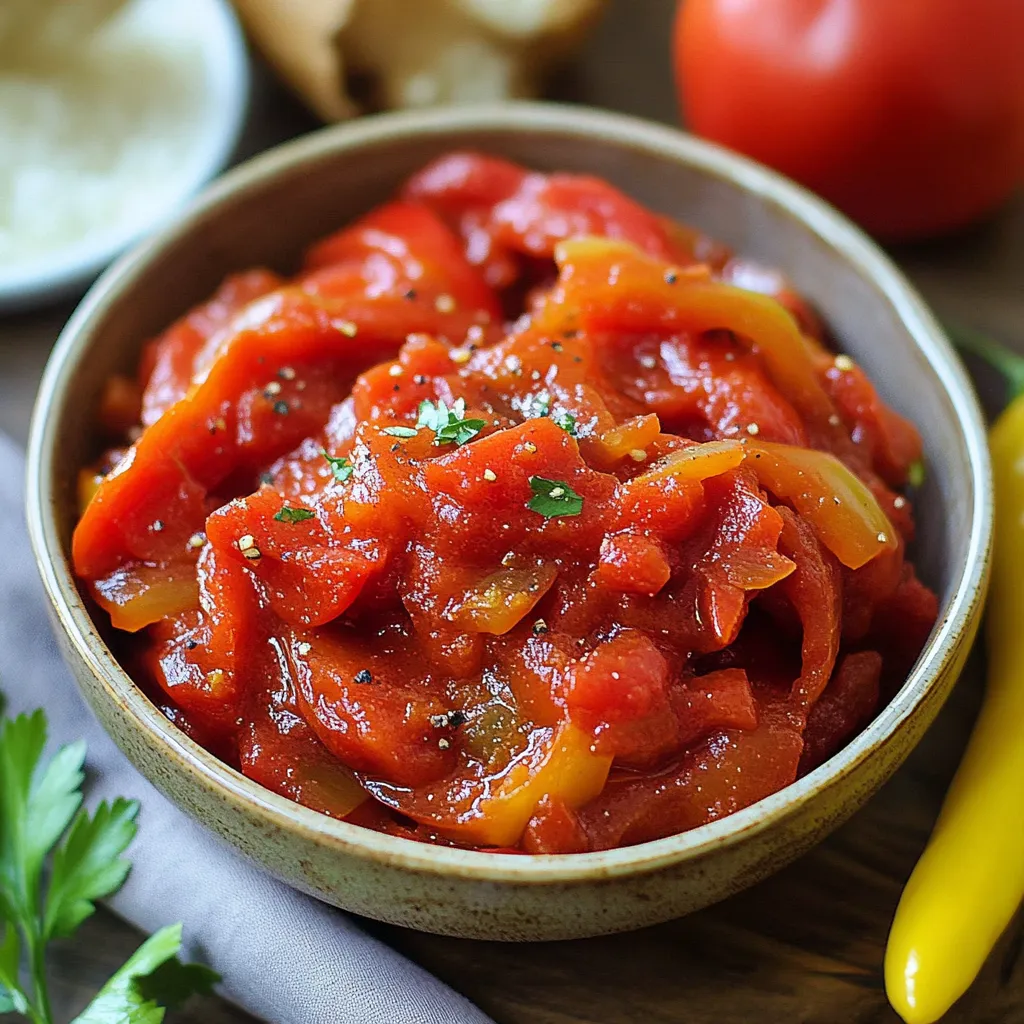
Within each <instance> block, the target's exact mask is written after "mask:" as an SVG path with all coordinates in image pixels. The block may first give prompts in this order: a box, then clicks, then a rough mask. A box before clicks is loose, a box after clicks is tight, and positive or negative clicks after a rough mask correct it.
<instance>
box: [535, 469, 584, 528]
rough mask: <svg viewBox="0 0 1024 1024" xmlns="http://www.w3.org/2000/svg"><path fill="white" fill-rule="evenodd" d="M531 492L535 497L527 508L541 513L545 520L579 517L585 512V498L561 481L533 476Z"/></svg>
mask: <svg viewBox="0 0 1024 1024" xmlns="http://www.w3.org/2000/svg"><path fill="white" fill-rule="evenodd" d="M530 490H531V491H533V497H532V498H531V499H530V500H529V502H527V505H526V507H527V508H528V509H530V511H531V512H539V513H540V514H541V515H542V516H543V517H544V518H545V519H555V518H556V517H558V516H578V515H579V514H580V513H581V512H582V511H583V498H582V497H581V496H580V495H578V494H577V493H576V492H575V491H574V490H573V489H572V488H571V487H570V486H569V485H568V484H566V483H563V482H562V481H561V480H548V479H547V478H546V477H543V476H531V477H530Z"/></svg>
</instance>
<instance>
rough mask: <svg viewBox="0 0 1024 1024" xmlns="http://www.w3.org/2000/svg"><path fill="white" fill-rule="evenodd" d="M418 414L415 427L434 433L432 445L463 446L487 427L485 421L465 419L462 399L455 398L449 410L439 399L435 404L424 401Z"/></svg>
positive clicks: (463, 400) (464, 401) (464, 402)
mask: <svg viewBox="0 0 1024 1024" xmlns="http://www.w3.org/2000/svg"><path fill="white" fill-rule="evenodd" d="M419 413H420V414H419V419H417V421H416V425H417V426H418V427H424V428H426V429H427V430H432V431H433V432H434V435H435V436H434V444H454V445H464V444H465V443H466V442H467V441H472V440H473V438H474V437H476V435H477V434H479V433H480V431H481V430H483V429H484V427H486V426H487V421H486V420H477V419H468V420H467V419H466V418H465V416H466V400H465V399H464V398H456V399H455V401H454V402H452V407H451V408H450V409H449V408H448V406H447V405H445V404H444V402H442V401H441V400H440V399H439V400H438V401H437V402H431V401H430V400H429V399H425V400H424V401H422V402H420V409H419Z"/></svg>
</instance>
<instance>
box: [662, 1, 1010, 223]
mask: <svg viewBox="0 0 1024 1024" xmlns="http://www.w3.org/2000/svg"><path fill="white" fill-rule="evenodd" d="M675 62H676V74H677V81H678V83H679V87H680V90H681V94H682V103H683V109H684V112H685V115H686V119H687V121H688V123H689V125H690V127H691V128H692V130H693V131H695V132H696V133H697V134H699V135H703V136H705V137H706V138H709V139H712V140H714V141H715V142H719V143H722V144H723V145H725V146H729V147H730V148H732V149H736V150H739V151H740V152H742V153H746V154H748V155H749V156H752V157H754V158H755V159H757V160H760V161H762V162H763V163H766V164H769V165H770V166H772V167H775V168H777V169H778V170H780V171H782V172H783V173H784V174H788V175H789V176H790V177H792V178H795V179H796V180H797V181H800V182H802V183H803V184H805V185H807V186H808V187H809V188H811V189H813V190H815V191H816V192H819V193H820V194H821V195H823V196H825V197H826V198H827V199H829V200H831V201H832V202H833V203H835V204H836V205H837V206H839V207H840V208H841V209H842V210H844V211H845V212H846V213H848V214H849V215H850V216H851V217H853V218H854V219H855V220H857V221H859V222H860V223H861V224H863V225H864V226H865V227H866V228H868V230H870V231H873V232H875V233H877V234H879V235H882V236H884V237H886V238H911V237H920V236H923V235H930V234H936V233H938V232H941V231H946V230H949V229H952V228H957V227H960V226H962V225H964V224H967V223H969V222H970V221H972V220H974V219H975V218H977V217H978V216H980V215H981V214H984V213H986V212H987V211H989V210H991V209H992V208H993V207H994V206H996V205H997V204H998V203H999V202H1001V201H1002V200H1003V199H1005V198H1006V197H1007V195H1009V193H1010V192H1011V191H1012V190H1013V188H1014V187H1015V185H1016V184H1017V183H1018V182H1019V181H1020V180H1021V179H1022V177H1024V0H683V3H682V5H681V7H680V9H679V16H678V18H677V21H676V29H675Z"/></svg>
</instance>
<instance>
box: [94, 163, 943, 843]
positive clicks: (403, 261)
mask: <svg viewBox="0 0 1024 1024" xmlns="http://www.w3.org/2000/svg"><path fill="white" fill-rule="evenodd" d="M826 341H827V339H826V336H825V331H824V329H823V327H822V325H821V324H820V323H819V321H818V319H817V317H816V316H815V315H814V313H813V311H812V310H811V309H810V308H809V307H808V306H807V305H806V304H805V303H804V302H803V301H802V300H801V298H800V297H799V296H798V295H796V294H795V293H794V292H793V290H792V289H791V288H790V287H789V286H788V284H787V283H786V281H785V280H784V279H783V278H782V277H781V275H779V274H778V273H776V272H774V271H771V270H769V269H766V268H762V267H758V266H756V265H754V264H751V263H749V262H747V261H744V260H743V259H742V258H738V257H735V256H733V255H732V254H731V253H729V252H728V251H727V250H725V249H724V248H723V247H722V246H720V245H718V244H716V243H714V242H713V241H711V240H709V239H706V238H704V237H702V236H701V235H699V234H698V233H696V232H694V231H692V230H690V229H687V228H684V227H682V226H680V225H677V224H674V223H672V222H670V221H668V220H666V219H665V218H662V217H659V216H657V215H655V214H653V213H651V212H649V211H647V210H645V209H643V208H642V207H640V206H638V205H637V204H636V203H634V202H633V201H632V200H630V199H629V198H628V197H626V196H624V195H622V194H621V193H619V192H617V191H616V190H615V189H613V188H612V187H611V186H610V185H608V184H606V183H604V182H602V181H600V180H598V179H594V178H588V177H582V176H578V175H568V174H552V175H542V174H537V173H531V172H528V171H525V170H523V169H521V168H518V167H515V166H513V165H511V164H508V163H505V162H503V161H499V160H496V159H493V158H490V157H486V156H479V155H474V154H452V155H450V156H447V157H444V158H441V159H439V160H438V161H436V162H435V163H433V164H432V165H430V166H428V167H427V168H425V169H424V170H423V171H421V172H420V173H418V174H417V175H415V176H414V177H413V178H412V179H411V180H410V181H409V182H408V183H407V184H406V185H405V186H404V188H403V190H402V192H401V194H400V195H399V196H398V197H397V198H396V199H395V200H394V201H393V202H390V203H388V204H386V205H384V206H382V207H380V208H378V209H376V210H374V211H372V212H371V213H369V214H368V215H367V216H366V217H364V218H363V219H362V220H360V221H359V222H357V223H356V224H354V225H352V226H349V227H346V228H343V229H341V230H340V231H338V232H337V233H336V234H334V235H331V236H329V237H328V238H326V239H324V240H322V241H320V242H318V243H316V244H315V245H313V246H312V247H311V248H310V250H309V251H308V253H307V255H306V259H305V263H304V266H303V268H302V270H301V271H300V272H299V273H298V274H297V275H296V276H294V277H293V278H290V279H288V280H284V279H281V278H279V277H278V276H277V275H275V274H273V273H271V272H269V271H264V270H259V269H256V270H252V271H248V272H245V273H242V274H239V275H236V276H234V277H232V278H229V279H228V280H227V281H225V283H224V284H223V285H222V287H221V289H220V290H219V292H218V293H217V295H215V296H213V297H212V298H211V299H210V300H209V302H208V303H206V304H205V305H203V306H201V307H199V308H197V309H195V310H193V311H192V312H190V313H189V314H187V315H186V316H185V317H184V318H183V319H182V320H180V321H178V322H177V323H175V324H174V325H172V326H171V327H170V328H168V330H167V331H166V332H165V333H164V334H163V335H162V336H160V337H158V338H156V339H154V340H153V341H152V342H151V343H150V344H149V345H148V347H147V349H146V352H145V355H144V357H143V360H142V362H141V365H140V368H139V376H138V379H137V380H134V381H129V380H124V379H116V380H112V381H111V382H110V385H109V387H108V389H107V393H106V395H105V397H104V401H103V405H102V408H101V410H100V420H101V423H102V424H103V426H104V428H105V429H106V431H107V432H108V433H109V435H110V438H111V449H110V451H108V452H107V453H106V455H105V456H104V457H103V458H102V459H101V461H100V463H99V465H98V466H97V467H95V471H89V472H87V473H84V474H83V478H82V481H81V490H82V498H83V514H82V518H81V521H80V523H79V526H78V528H77V530H76V532H75V537H74V560H75V567H76V570H77V572H78V574H79V576H80V577H81V578H82V579H83V580H84V581H85V582H86V583H87V584H88V587H89V589H90V591H91V593H92V594H93V596H94V597H95V599H96V600H97V602H98V603H99V604H100V605H101V606H102V607H103V608H104V609H105V610H106V611H107V612H108V613H109V614H110V617H111V620H112V622H113V624H114V626H115V627H117V628H118V629H120V630H123V631H125V633H126V634H130V635H126V638H125V645H124V653H123V657H124V659H125V660H126V663H127V664H128V665H129V667H130V668H131V670H132V672H133V674H134V675H135V677H136V678H137V679H138V681H139V683H140V685H142V686H143V687H144V688H145V689H146V690H147V692H149V693H150V694H151V696H152V697H153V699H154V700H155V701H156V702H157V703H158V704H159V705H160V706H161V707H162V708H163V709H164V710H165V713H166V714H167V715H168V716H169V717H170V718H171V719H172V720H173V721H175V722H176V723H177V724H178V725H179V726H180V727H181V728H183V729H185V730H186V731H187V732H188V733H189V734H190V735H192V736H193V737H194V738H196V739H197V740H198V741H199V742H201V743H202V744H204V745H205V746H207V747H208V748H209V749H210V750H212V751H213V752H215V753H216V754H217V755H218V756H220V757H222V758H224V759H225V760H227V761H228V762H229V763H231V764H232V765H234V766H236V767H238V768H239V769H240V770H241V771H243V772H244V773H245V774H247V775H249V776H250V777H251V778H253V779H255V780H256V781H258V782H260V783H261V784H263V785H265V786H267V787H269V788H271V789H273V790H275V791H277V792H279V793H282V794H284V795H286V796H289V797H291V798H292V799H295V800H298V801H300V802H301V803H304V804H306V805H308V806H310V807H313V808H315V809H318V810H321V811H324V812H326V813H328V814H332V815H334V816H337V817H344V818H347V819H348V820H350V821H354V822H357V823H359V824H362V825H365V826H367V827H370V828H375V829H379V830H382V831H386V832H390V833H393V834H396V835H402V836H408V837H410V838H415V839H420V840H424V841H429V842H438V843H449V844H456V845H464V846H471V847H479V848H483V849H492V850H493V849H500V850H518V851H522V852H526V853H572V852H580V851H585V850H595V849H606V848H609V847H614V846H620V845H627V844H631V843H637V842H643V841H645V840H648V839H653V838H658V837H661V836H665V835H670V834H672V833H675V832H679V831H683V830H685V829H688V828H692V827H695V826H697V825H700V824H702V823H704V822H706V821H710V820H713V819H715V818H718V817H721V816H723V815H725V814H729V813H731V812H733V811H735V810H738V809H739V808H741V807H744V806H747V805H748V804H750V803H752V802H754V801H756V800H758V799H760V798H762V797H763V796H766V795H768V794H769V793H772V792H775V791H776V790H778V789H780V788H782V787H783V786H785V785H787V784H788V783H790V782H792V781H793V780H794V779H795V778H796V777H797V776H798V775H799V774H802V773H804V772H806V771H808V770H810V769H811V768H813V767H815V766H816V765H817V764H820V763H821V762H822V761H824V760H825V759H827V758H828V757H829V756H830V755H831V754H832V753H834V752H835V751H836V750H837V749H839V747H841V746H842V745H843V744H844V743H845V742H846V741H847V740H848V739H849V738H850V736H852V735H853V734H854V733H855V732H856V731H857V730H858V729H860V728H862V727H863V726H864V725H865V724H866V723H867V722H868V721H870V719H871V718H872V717H873V715H874V714H875V712H876V711H877V709H878V707H879V704H880V702H881V701H883V700H884V699H886V697H887V696H888V695H889V694H890V693H892V692H893V691H894V690H895V688H896V687H898V685H899V683H900V682H901V681H902V679H903V678H904V676H905V674H906V672H907V670H908V669H909V667H910V665H911V664H912V663H913V660H914V658H915V657H916V656H917V654H918V653H919V651H920V648H921V646H922V645H923V643H924V640H925V638H926V637H927V634H928V632H929V630H930V629H931V626H932V624H933V622H934V619H935V616H936V613H937V603H936V600H935V597H934V595H933V594H932V593H931V592H930V591H929V590H927V589H926V588H925V587H924V586H923V585H922V584H921V583H920V582H918V580H917V579H916V577H915V575H914V571H913V567H912V565H911V564H910V563H909V562H908V561H906V560H905V549H906V545H907V543H909V542H910V541H911V540H912V537H913V521H912V517H911V507H910V503H909V500H908V499H907V497H906V496H905V495H904V494H902V493H901V491H902V489H903V488H904V487H905V485H906V483H907V480H908V475H909V474H911V472H912V471H914V469H915V468H916V466H917V465H918V462H919V459H920V456H921V445H920V440H919V438H918V436H917V433H916V431H915V430H914V428H913V427H912V426H911V425H910V424H908V423H907V422H906V421H904V420H903V419H902V418H901V417H899V416H898V415H897V414H896V413H894V412H893V411H892V410H890V409H889V408H887V407H886V406H885V405H884V404H883V403H882V402H881V400H880V399H879V397H878V396H877V394H876V392H875V390H874V388H873V387H872V385H871V384H870V382H869V381H868V380H867V379H866V378H865V377H864V375H863V373H862V372H861V371H860V370H859V369H858V368H857V367H856V365H855V364H854V363H853V362H852V361H851V360H850V359H849V358H848V357H845V356H843V355H839V356H836V355H834V354H833V353H832V352H830V351H829V349H828V348H827V345H826ZM140 424H141V426H140Z"/></svg>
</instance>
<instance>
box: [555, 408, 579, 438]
mask: <svg viewBox="0 0 1024 1024" xmlns="http://www.w3.org/2000/svg"><path fill="white" fill-rule="evenodd" d="M555 423H557V424H558V426H560V427H561V428H562V429H563V430H564V431H565V432H566V433H567V434H568V435H569V436H570V437H576V417H575V416H573V414H572V413H571V412H563V413H562V415H561V416H556V417H555Z"/></svg>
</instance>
